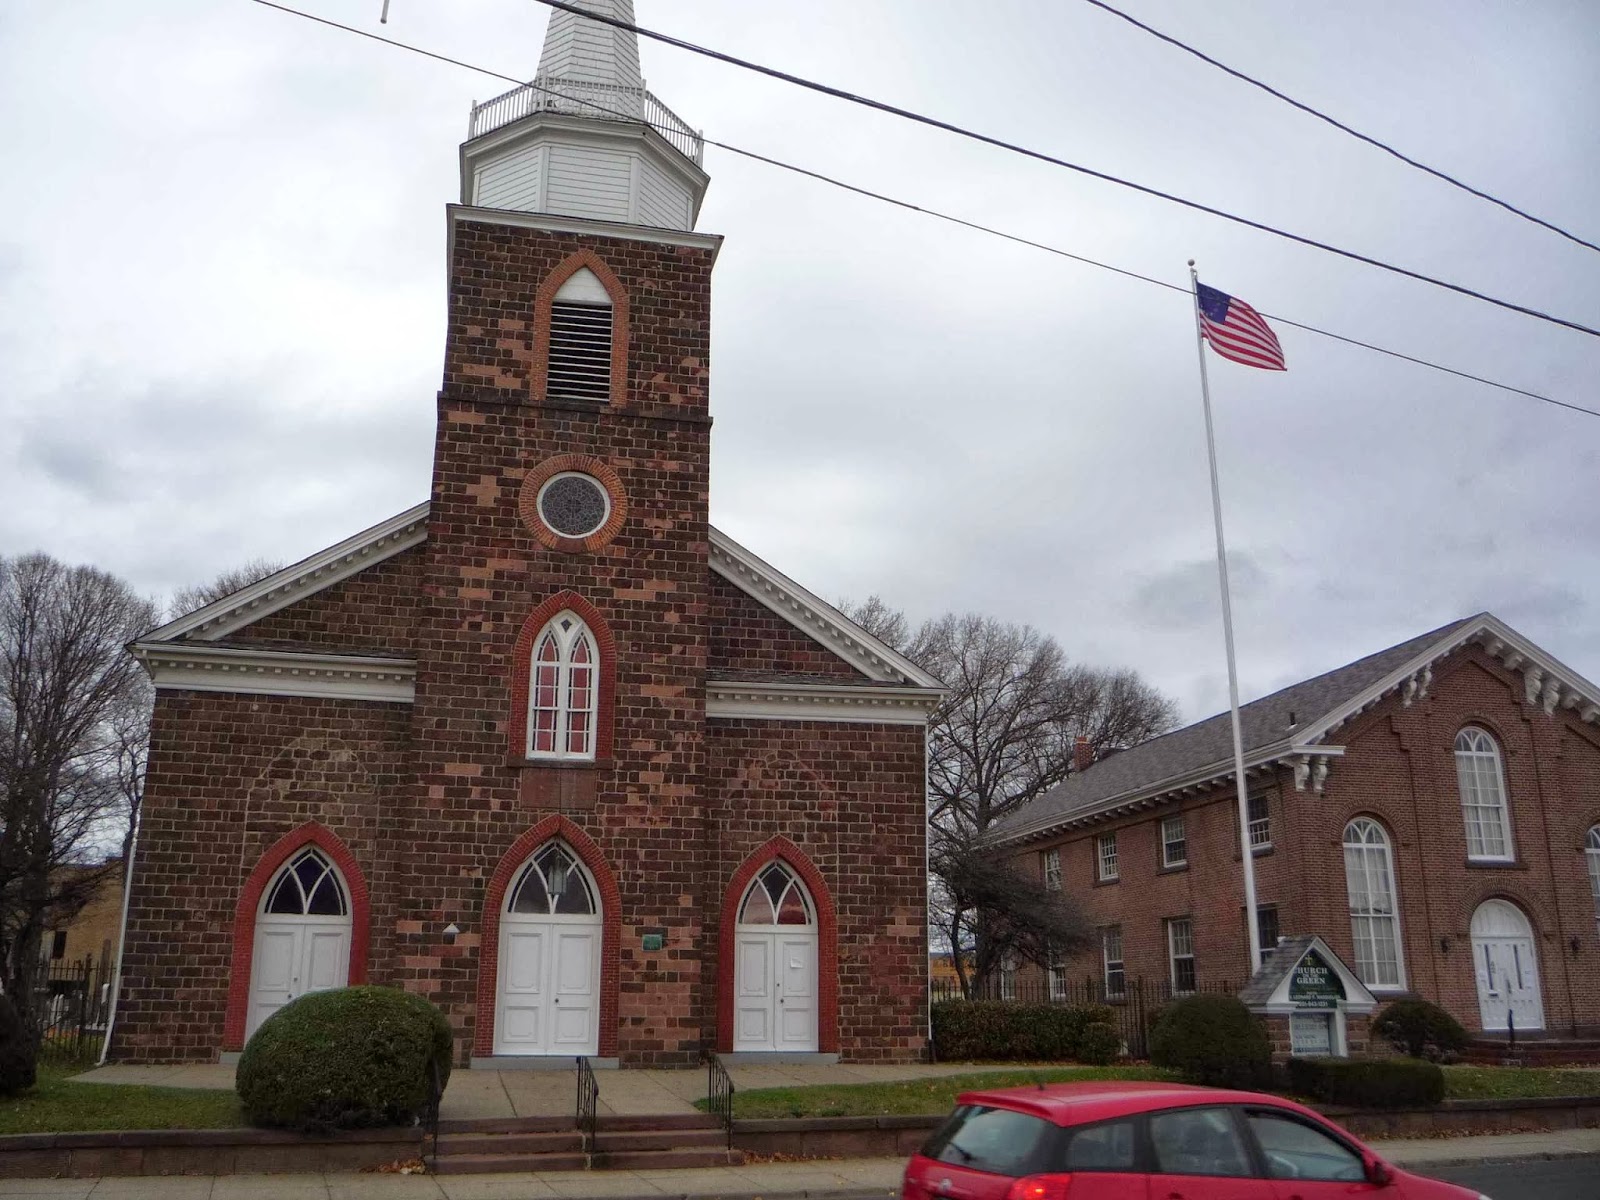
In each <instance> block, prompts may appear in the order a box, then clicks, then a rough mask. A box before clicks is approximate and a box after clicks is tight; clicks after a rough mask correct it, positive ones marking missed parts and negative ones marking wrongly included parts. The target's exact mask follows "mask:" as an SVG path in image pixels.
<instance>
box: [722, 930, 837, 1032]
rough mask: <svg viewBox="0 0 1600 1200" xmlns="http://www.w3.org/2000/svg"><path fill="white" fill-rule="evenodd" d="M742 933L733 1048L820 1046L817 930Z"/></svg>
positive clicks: (738, 960) (741, 931)
mask: <svg viewBox="0 0 1600 1200" xmlns="http://www.w3.org/2000/svg"><path fill="white" fill-rule="evenodd" d="M737 937H738V952H737V959H736V962H735V968H734V989H735V990H734V995H735V1012H734V1038H733V1048H734V1050H735V1051H761V1050H776V1051H782V1050H788V1051H794V1052H810V1051H814V1050H816V1048H817V933H816V930H815V929H814V928H813V929H802V930H792V931H785V930H783V929H782V928H781V927H780V928H779V929H777V930H774V929H771V928H770V927H769V928H754V929H740V930H739V931H738V935H737Z"/></svg>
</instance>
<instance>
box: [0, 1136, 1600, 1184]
mask: <svg viewBox="0 0 1600 1200" xmlns="http://www.w3.org/2000/svg"><path fill="white" fill-rule="evenodd" d="M1371 1145H1372V1147H1373V1148H1374V1149H1375V1150H1377V1151H1378V1153H1379V1154H1381V1155H1383V1156H1384V1157H1385V1158H1386V1159H1388V1160H1389V1161H1390V1162H1392V1163H1394V1164H1395V1165H1396V1166H1398V1167H1402V1168H1404V1169H1406V1170H1422V1171H1423V1172H1426V1170H1427V1167H1428V1165H1429V1164H1437V1165H1444V1164H1447V1163H1463V1162H1496V1161H1506V1160H1515V1159H1519V1158H1521V1159H1531V1158H1569V1157H1578V1156H1582V1155H1600V1129H1567V1130H1561V1131H1558V1132H1553V1133H1505V1134H1493V1135H1489V1136H1485V1137H1462V1138H1433V1139H1429V1140H1425V1141H1424V1140H1417V1141H1374V1142H1372V1143H1371ZM904 1168H905V1159H904V1158H854V1159H818V1160H813V1161H807V1162H783V1163H755V1164H751V1165H747V1166H743V1167H701V1168H694V1169H684V1170H676V1171H672V1170H668V1171H546V1172H543V1173H541V1174H537V1175H526V1174H524V1175H440V1176H432V1175H429V1176H418V1175H224V1176H217V1177H215V1178H211V1177H207V1176H176V1177H174V1176H168V1177H158V1176H134V1177H130V1178H123V1179H0V1197H5V1198H6V1200H10V1198H12V1197H24V1196H38V1197H46V1196H49V1197H53V1198H55V1200H90V1198H91V1197H92V1198H93V1200H557V1198H559V1200H633V1198H642V1200H662V1198H667V1200H712V1198H718V1200H779V1198H788V1200H800V1198H802V1197H813V1198H818V1200H822V1198H826V1200H846V1198H850V1200H856V1198H860V1200H869V1198H876V1200H886V1198H888V1197H890V1196H893V1195H896V1194H898V1192H899V1188H900V1173H901V1171H902V1170H904Z"/></svg>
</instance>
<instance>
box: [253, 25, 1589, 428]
mask: <svg viewBox="0 0 1600 1200" xmlns="http://www.w3.org/2000/svg"><path fill="white" fill-rule="evenodd" d="M251 2H252V3H254V4H259V5H261V6H262V7H264V8H271V9H276V10H277V11H278V12H282V13H288V14H289V15H290V16H295V17H302V18H304V19H305V20H307V21H314V22H316V23H317V24H318V25H326V26H328V27H329V28H332V29H337V30H340V31H341V32H344V33H353V34H355V35H356V36H357V37H362V38H366V39H367V40H368V41H373V42H378V43H381V44H382V45H385V46H392V47H393V48H395V49H396V50H405V51H408V52H410V53H412V54H417V55H420V56H421V57H423V58H430V59H433V60H434V61H435V62H442V63H446V64H448V65H450V66H453V67H461V68H463V69H464V70H468V71H472V72H475V73H476V74H479V75H483V76H487V77H488V78H490V79H499V80H502V81H504V82H506V83H512V84H516V85H517V86H518V87H531V88H534V89H535V90H536V91H540V92H544V93H546V94H547V95H551V96H556V97H558V98H560V99H562V100H565V101H568V102H570V103H574V104H581V105H584V106H585V107H588V108H592V109H594V110H595V111H596V112H598V113H600V114H603V115H605V116H609V117H614V118H616V119H617V120H619V121H631V122H636V123H639V124H644V125H649V126H650V127H651V128H652V129H655V130H656V131H657V132H664V128H663V127H662V126H660V125H656V124H654V123H652V122H649V121H643V120H641V119H640V118H639V117H637V116H635V115H633V114H631V113H627V112H623V111H622V110H620V109H614V108H608V107H606V106H605V105H603V104H600V103H598V102H596V101H594V100H590V99H588V98H586V97H579V96H570V95H567V94H566V93H565V92H561V91H558V90H557V89H555V88H551V87H546V86H544V85H543V84H540V83H537V82H529V81H527V80H522V79H519V78H518V77H517V76H515V75H507V74H504V73H503V72H500V71H496V70H493V69H491V68H489V67H481V66H478V65H477V64H475V63H469V62H465V61H463V60H461V59H459V58H451V57H450V56H449V55H446V54H439V53H437V52H436V51H433V50H425V49H423V48H422V47H421V46H413V45H411V44H410V43H408V42H401V41H397V40H395V39H394V38H387V37H383V36H381V35H380V34H376V33H369V32H368V31H367V30H365V29H359V28H357V27H356V26H354V25H345V24H342V23H340V22H338V21H334V20H330V19H329V18H327V17H319V16H317V15H316V14H315V13H308V12H304V11H302V10H301V9H298V8H290V7H289V6H288V5H284V4H278V3H275V2H274V0H251ZM702 140H703V141H704V142H705V144H706V145H708V146H715V147H716V148H717V149H719V150H726V151H727V152H728V153H730V154H736V155H739V156H740V157H741V158H748V159H750V160H752V161H754V162H759V163H764V164H765V165H767V166H771V167H777V168H778V169H780V170H783V171H789V172H791V173H792V174H795V175H801V176H804V177H805V178H807V179H812V180H815V181H817V182H818V183H825V184H828V185H830V186H832V187H837V188H841V189H843V190H844V191H847V192H853V193H854V194H856V195H858V196H863V197H866V198H867V199H870V200H877V201H880V202H882V203H884V204H891V205H894V206H895V207H896V208H903V209H906V210H908V211H910V212H915V213H920V214H922V215H923V216H927V217H933V218H935V219H936V220H940V221H947V222H949V223H950V224H952V225H959V226H961V227H963V228H965V229H971V230H973V231H975V232H978V233H983V234H988V235H989V236H991V237H997V238H1003V239H1005V240H1006V241H1008V242H1015V243H1016V244H1018V245H1020V246H1028V247H1030V248H1032V249H1034V250H1042V251H1044V252H1045V253H1047V254H1054V255H1056V256H1058V257H1060V258H1067V259H1071V260H1072V261H1073V262H1078V263H1082V264H1084V265H1085V266H1090V267H1096V268H1098V269H1099V270H1102V271H1110V272H1112V273H1113V274H1116V275H1122V276H1125V277H1126V278H1128V279H1136V280H1138V281H1139V282H1141V283H1148V284H1153V285H1154V286H1156V287H1159V288H1165V289H1166V290H1167V291H1171V292H1180V293H1182V294H1183V295H1184V296H1185V297H1190V296H1192V293H1191V292H1190V291H1189V289H1188V288H1186V287H1183V286H1180V285H1179V284H1175V283H1170V282H1168V281H1167V280H1165V279H1157V278H1156V277H1155V276H1153V275H1143V274H1141V273H1139V272H1138V271H1130V270H1128V269H1127V268H1126V267H1118V266H1114V265H1113V264H1111V263H1107V262H1101V261H1100V260H1098V259H1093V258H1088V257H1086V256H1084V255H1082V254H1074V253H1073V252H1072V251H1070V250H1063V249H1061V248H1060V247H1058V246H1051V245H1049V244H1047V243H1045V242H1039V241H1035V240H1033V239H1032V238H1027V237H1023V236H1022V235H1020V234H1015V233H1008V232H1006V231H1005V230H1002V229H996V228H994V227H992V226H989V225H983V224H980V223H979V222H977V221H969V220H967V219H966V218H964V217H957V216H954V215H952V214H950V213H944V212H939V211H938V210H937V209H932V208H925V207H923V206H922V205H920V204H914V203H912V202H911V201H909V200H902V199H899V198H898V197H895V196H889V195H886V194H884V193H882V192H875V191H873V190H871V189H870V188H865V187H861V186H859V185H857V184H853V183H847V182H845V181H844V180H841V179H836V178H834V177H832V176H830V175H825V174H823V173H822V172H820V171H813V170H811V169H809V168H807V167H801V166H797V165H795V164H794V163H788V162H784V161H783V160H781V159H776V158H771V157H769V156H768V155H765V154H760V153H757V152H756V151H754V150H746V149H743V148H742V147H739V146H733V145H730V144H729V143H727V142H719V141H717V140H716V139H715V138H709V137H703V139H702ZM1262 315H1263V316H1265V317H1268V318H1270V319H1272V320H1274V321H1277V322H1278V323H1280V324H1283V325H1289V326H1292V327H1293V328H1295V329H1300V330H1303V331H1305V332H1306V333H1313V334H1316V335H1318V336H1319V337H1325V338H1331V339H1332V340H1334V341H1336V342H1343V343H1345V344H1346V345H1349V346H1357V347H1360V348H1361V349H1363V350H1371V351H1372V352H1373V353H1375V354H1382V355H1385V356H1386V357H1389V358H1396V359H1399V360H1401V361H1402V362H1408V363H1413V364H1415V365H1417V366H1419V367H1427V368H1428V369H1429V370H1433V371H1441V372H1443V373H1444V374H1446V375H1453V376H1455V377H1456V378H1458V379H1466V380H1470V381H1471V382H1473V383H1481V384H1483V385H1484V386H1486V387H1492V388H1497V389H1499V390H1500V391H1503V392H1510V393H1512V394H1513V395H1517V396H1526V397H1527V398H1528V399H1530V400H1538V401H1541V402H1543V403H1545V404H1553V405H1555V406H1556V407H1557V408H1564V409H1568V410H1570V411H1572V412H1576V413H1583V414H1584V415H1586V416H1591V417H1600V409H1592V408H1585V407H1583V406H1582V405H1581V404H1573V403H1570V402H1569V401H1566V400H1557V399H1556V398H1555V397H1553V396H1545V395H1542V394H1540V393H1539V392H1532V391H1528V390H1527V389H1526V388H1519V387H1516V386H1515V385H1513V384H1509V383H1502V382H1500V381H1499V380H1496V379H1489V378H1486V377H1485V376H1482V375H1474V374H1472V373H1471V372H1470V371H1462V370H1459V369H1457V368H1455V367H1449V366H1445V365H1444V364H1443V363H1438V362H1433V361H1431V360H1430V359H1426V358H1418V357H1416V356H1415V355H1411V354H1406V353H1404V352H1402V351H1399V350H1391V349H1389V348H1387V347H1384V346H1378V345H1375V344H1373V343H1372V342H1364V341H1362V340H1361V339H1359V338H1353V337H1346V336H1345V335H1344V334H1340V333H1334V332H1333V331H1331V330H1328V329H1322V328H1319V327H1318V326H1315V325H1308V324H1306V323H1304V322H1302V321H1295V320H1292V319H1290V318H1289V317H1283V316H1279V315H1277V314H1275V313H1263V314H1262Z"/></svg>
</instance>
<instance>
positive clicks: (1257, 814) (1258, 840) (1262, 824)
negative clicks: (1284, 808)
mask: <svg viewBox="0 0 1600 1200" xmlns="http://www.w3.org/2000/svg"><path fill="white" fill-rule="evenodd" d="M1246 807H1247V808H1248V809H1249V810H1250V849H1251V850H1263V849H1265V848H1267V847H1268V846H1271V845H1272V809H1271V807H1270V805H1269V804H1268V801H1267V794H1266V793H1265V792H1257V793H1256V794H1255V795H1254V796H1251V797H1249V799H1248V800H1247V801H1246Z"/></svg>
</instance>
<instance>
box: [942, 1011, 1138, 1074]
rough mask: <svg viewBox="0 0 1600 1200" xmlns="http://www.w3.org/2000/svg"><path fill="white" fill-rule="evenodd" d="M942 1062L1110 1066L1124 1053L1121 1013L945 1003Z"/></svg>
mask: <svg viewBox="0 0 1600 1200" xmlns="http://www.w3.org/2000/svg"><path fill="white" fill-rule="evenodd" d="M933 1046H934V1051H935V1053H937V1055H938V1056H939V1058H940V1060H941V1061H944V1062H966V1061H990V1062H1081V1063H1097V1064H1099V1063H1108V1062H1110V1061H1111V1060H1112V1059H1114V1058H1116V1057H1117V1055H1118V1054H1119V1053H1120V1052H1121V1049H1122V1035H1121V1033H1120V1032H1119V1031H1118V1029H1117V1019H1116V1014H1115V1013H1114V1012H1113V1011H1112V1010H1111V1009H1109V1008H1107V1007H1106V1006H1105V1005H1103V1004H1083V1005H1065V1004H1011V1003H1007V1002H1005V1001H1000V1000H942V1001H940V1002H939V1003H937V1004H935V1005H934V1006H933Z"/></svg>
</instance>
